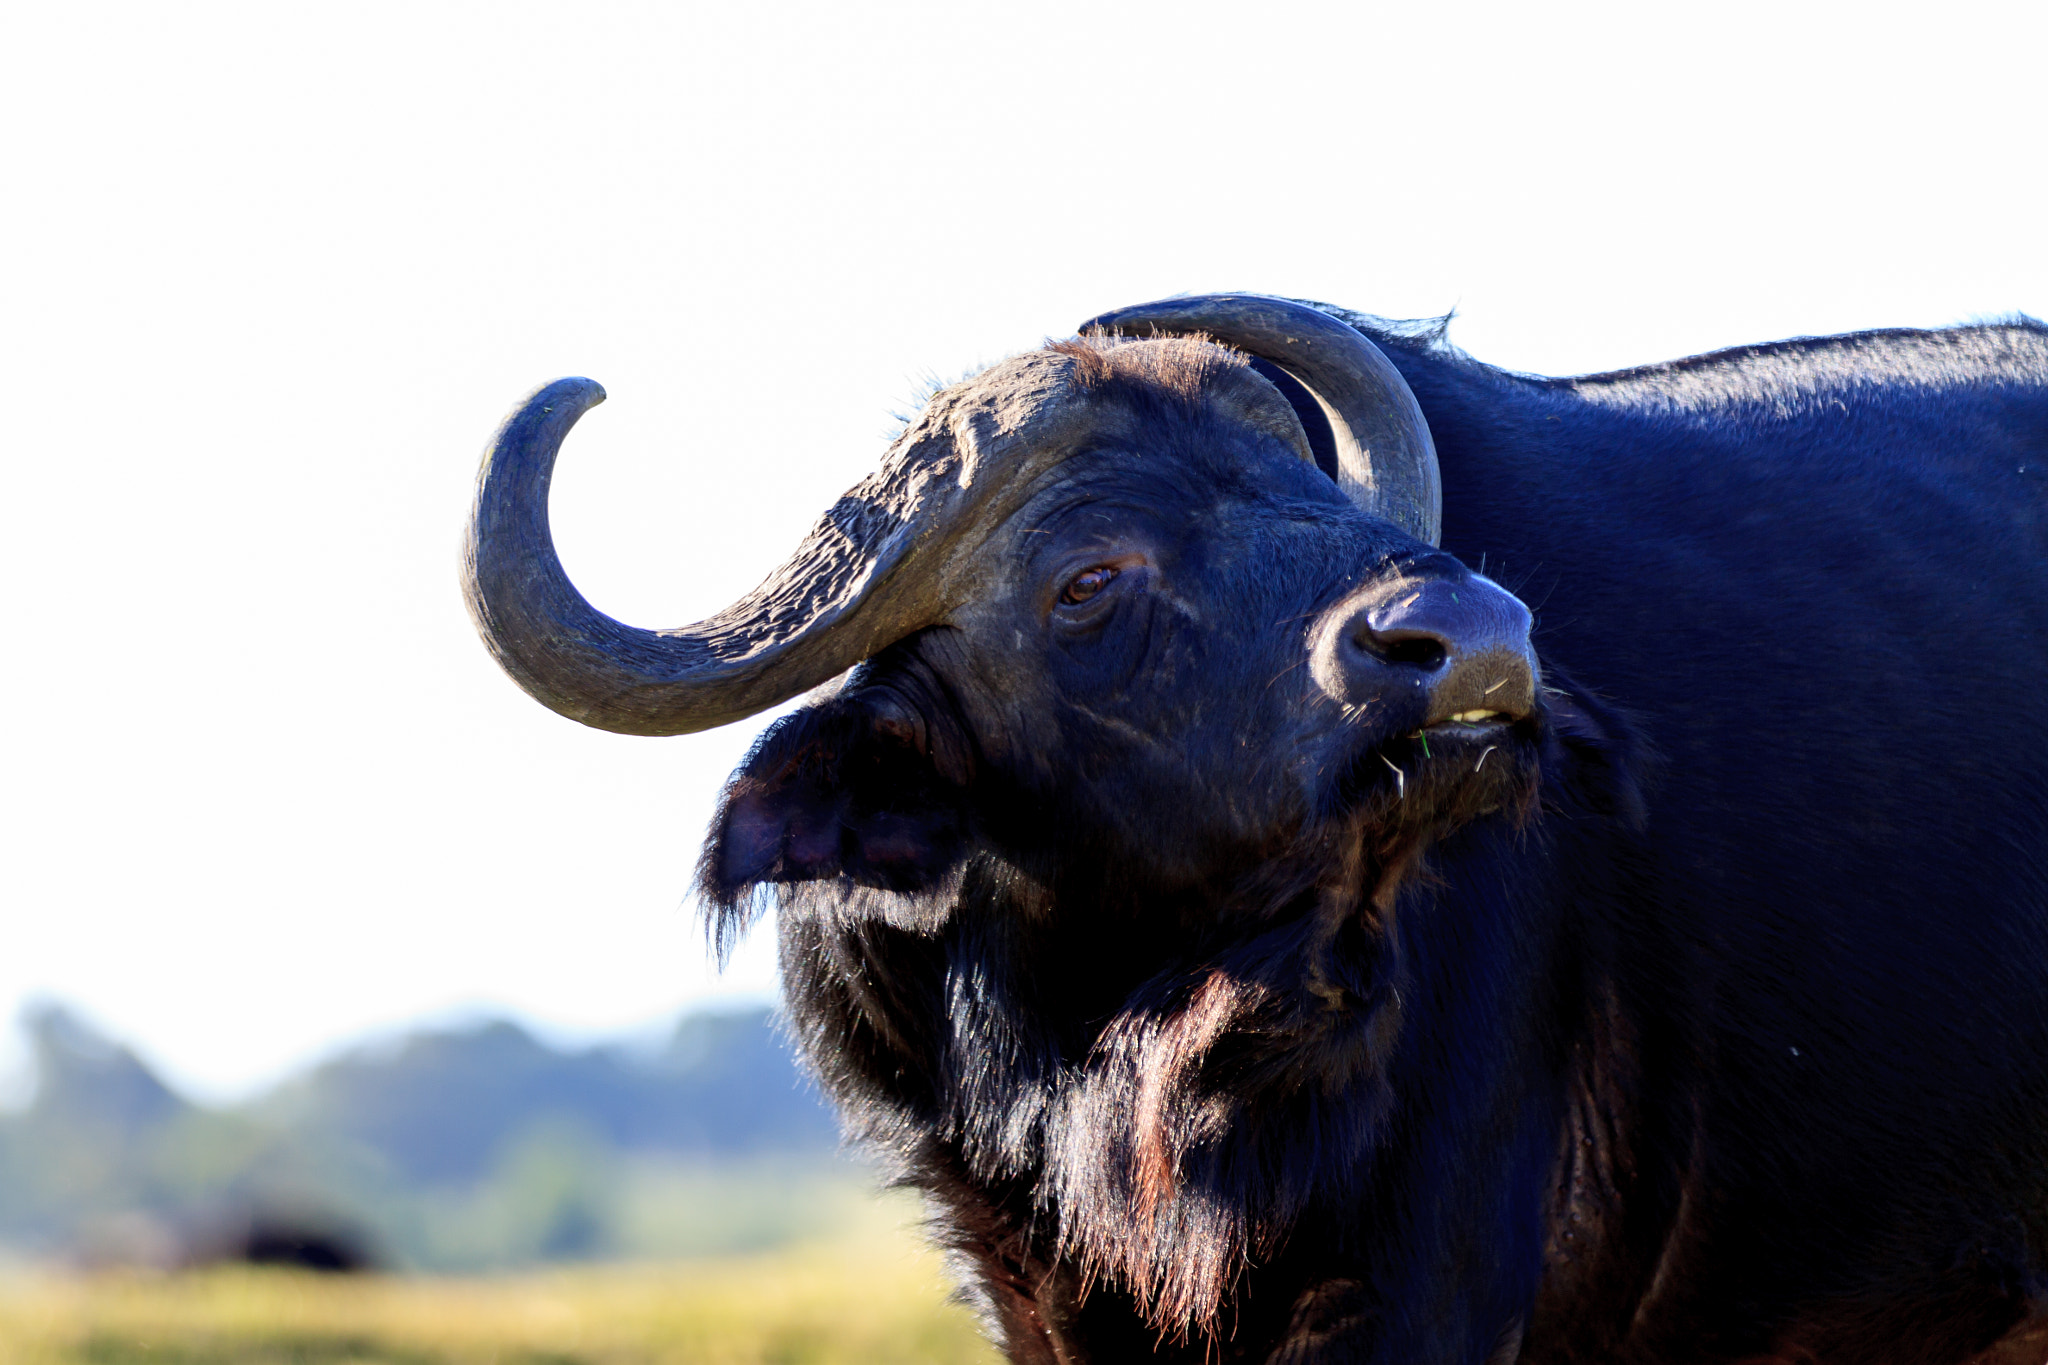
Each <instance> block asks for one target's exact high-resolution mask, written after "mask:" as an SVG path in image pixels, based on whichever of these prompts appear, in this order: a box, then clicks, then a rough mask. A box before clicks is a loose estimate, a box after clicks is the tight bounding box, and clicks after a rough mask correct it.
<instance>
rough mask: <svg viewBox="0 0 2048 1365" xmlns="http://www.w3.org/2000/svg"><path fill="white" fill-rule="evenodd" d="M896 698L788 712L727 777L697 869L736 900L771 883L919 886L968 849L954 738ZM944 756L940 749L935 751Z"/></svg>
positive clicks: (859, 696)
mask: <svg viewBox="0 0 2048 1365" xmlns="http://www.w3.org/2000/svg"><path fill="white" fill-rule="evenodd" d="M932 730H933V727H932V726H931V725H929V724H928V723H927V722H926V721H925V720H924V719H923V718H922V717H919V716H916V715H914V714H912V713H911V712H910V711H909V709H908V708H907V706H906V705H905V704H904V703H902V702H900V701H898V700H896V699H895V698H893V697H891V696H889V695H887V694H878V693H875V692H869V691H862V692H855V693H853V694H851V695H847V694H842V695H841V696H840V697H838V698H835V699H833V700H832V701H829V702H826V703H824V704H822V705H820V706H815V707H810V708H807V709H806V710H803V711H799V712H796V713H795V714H793V715H789V716H785V717H784V718H783V719H781V720H779V721H777V722H776V723H775V724H774V725H773V726H771V727H770V728H769V730H768V732H767V733H766V734H764V735H763V736H762V737H761V740H760V742H759V743H758V744H756V745H755V746H754V751H753V752H752V753H751V754H749V755H748V756H747V760H746V762H745V763H743V764H741V765H740V769H739V771H738V772H736V773H734V774H733V777H732V780H731V782H730V783H728V784H727V786H726V790H725V799H724V801H723V802H722V803H721V805H720V806H719V810H718V814H717V816H716V817H714V818H713V820H712V822H711V837H710V839H709V841H708V842H707V843H706V844H705V848H704V858H703V861H702V862H701V863H700V864H699V867H698V882H699V886H700V888H701V890H702V891H703V892H704V893H705V894H706V895H707V896H708V898H709V899H710V900H711V901H712V902H714V903H715V904H720V905H732V904H734V903H735V902H736V901H737V900H738V899H739V898H740V897H742V896H744V895H745V894H746V893H747V892H748V891H749V890H751V889H752V888H754V887H756V886H760V885H762V884H764V883H787V882H811V881H825V880H832V879H845V880H847V881H851V882H853V883H855V884H856V885H859V886H864V887H872V888H875V889H877V890H881V891H890V892H905V893H915V892H920V891H927V890H930V889H932V888H934V887H936V886H938V885H940V884H941V883H943V882H944V881H945V880H946V879H947V876H948V874H949V873H951V872H952V871H953V870H954V869H955V868H956V867H957V866H958V865H959V864H960V862H961V861H962V860H963V859H964V857H965V856H966V848H967V841H968V830H967V825H968V821H967V806H966V799H965V796H966V793H965V790H964V786H963V781H964V778H965V773H964V772H963V771H961V769H962V765H961V764H960V763H958V762H957V761H951V760H952V758H953V752H954V751H955V750H957V747H958V746H957V745H949V744H943V743H941V744H937V745H935V744H934V743H933V734H932ZM935 751H936V752H935Z"/></svg>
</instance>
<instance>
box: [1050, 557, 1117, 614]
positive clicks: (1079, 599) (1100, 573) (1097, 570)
mask: <svg viewBox="0 0 2048 1365" xmlns="http://www.w3.org/2000/svg"><path fill="white" fill-rule="evenodd" d="M1117 573H1118V570H1117V569H1116V567H1115V566H1114V565H1110V564H1099V565H1097V566H1096V567H1094V568H1092V569H1089V570H1088V571H1087V572H1085V573H1080V574H1076V575H1075V576H1074V579H1073V581H1072V582H1070V583H1068V584H1067V586H1066V589H1065V590H1064V591H1062V592H1061V593H1060V605H1062V606H1067V607H1078V606H1080V605H1081V604H1082V603H1083V602H1086V601H1087V600H1088V599H1089V598H1091V597H1093V596H1095V595H1096V594H1097V593H1099V592H1101V591H1102V590H1103V589H1104V588H1106V587H1108V586H1109V584H1110V581H1111V580H1112V579H1114V578H1115V577H1116V576H1117Z"/></svg>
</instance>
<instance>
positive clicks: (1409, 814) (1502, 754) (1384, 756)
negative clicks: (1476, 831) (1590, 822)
mask: <svg viewBox="0 0 2048 1365" xmlns="http://www.w3.org/2000/svg"><path fill="white" fill-rule="evenodd" d="M1539 739H1540V729H1539V723H1538V721H1537V719H1536V717H1534V716H1514V715H1510V714H1508V713H1507V712H1504V711H1491V710H1483V709H1475V710H1470V711H1461V712H1458V713H1457V714H1455V715H1451V716H1447V717H1445V718H1443V719H1442V720H1437V721H1432V722H1431V723H1429V724H1428V725H1425V726H1423V727H1422V728H1421V729H1418V730H1412V731H1406V732H1400V733H1396V734H1395V735H1393V736H1391V737H1388V736H1386V735H1385V734H1384V733H1383V734H1381V735H1378V736H1374V737H1372V738H1370V739H1365V740H1362V742H1361V743H1360V744H1359V745H1358V746H1357V747H1356V748H1355V749H1354V750H1353V751H1352V752H1351V753H1350V754H1349V755H1348V757H1347V758H1346V759H1345V760H1344V761H1342V762H1340V763H1338V764H1337V765H1335V771H1336V780H1335V781H1334V782H1332V783H1330V784H1329V787H1328V789H1327V790H1326V792H1325V793H1324V797H1323V800H1322V802H1321V803H1320V804H1321V806H1322V810H1323V813H1324V815H1325V816H1326V817H1328V818H1331V819H1337V820H1346V821H1353V822H1356V821H1360V820H1362V821H1363V823H1364V824H1365V825H1366V826H1367V827H1383V828H1388V829H1391V828H1394V827H1397V826H1398V827H1402V828H1407V829H1414V828H1416V827H1418V826H1431V827H1435V828H1436V832H1437V833H1445V832H1448V831H1449V830H1450V829H1451V828H1454V827H1456V826H1459V825H1462V824H1464V823H1466V822H1467V821H1469V820H1472V819H1476V818H1478V817H1480V816H1483V815H1490V814H1494V813H1497V812H1501V811H1507V810H1514V811H1519V810H1522V809H1525V808H1526V807H1527V805H1528V803H1529V800H1530V798H1531V797H1532V796H1533V794H1534V791H1535V784H1536V777H1537V755H1538V752H1539Z"/></svg>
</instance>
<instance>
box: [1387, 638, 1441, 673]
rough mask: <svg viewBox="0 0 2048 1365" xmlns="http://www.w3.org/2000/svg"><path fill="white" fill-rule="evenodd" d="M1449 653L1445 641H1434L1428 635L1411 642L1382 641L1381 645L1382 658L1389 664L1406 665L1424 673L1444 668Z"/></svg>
mask: <svg viewBox="0 0 2048 1365" xmlns="http://www.w3.org/2000/svg"><path fill="white" fill-rule="evenodd" d="M1448 653H1449V651H1447V650H1446V649H1445V648H1444V644H1443V641H1441V640H1433V639H1431V638H1430V637H1429V636H1427V635H1418V636H1416V637H1414V638H1413V639H1409V640H1382V641H1381V642H1380V645H1379V654H1380V657H1381V658H1382V659H1385V660H1386V661H1387V662H1388V663H1390V664H1405V665H1406V666H1408V667H1409V668H1420V669H1423V670H1424V671H1428V670H1431V669H1437V668H1441V667H1443V662H1444V659H1445V657H1446V656H1447V655H1448Z"/></svg>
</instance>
